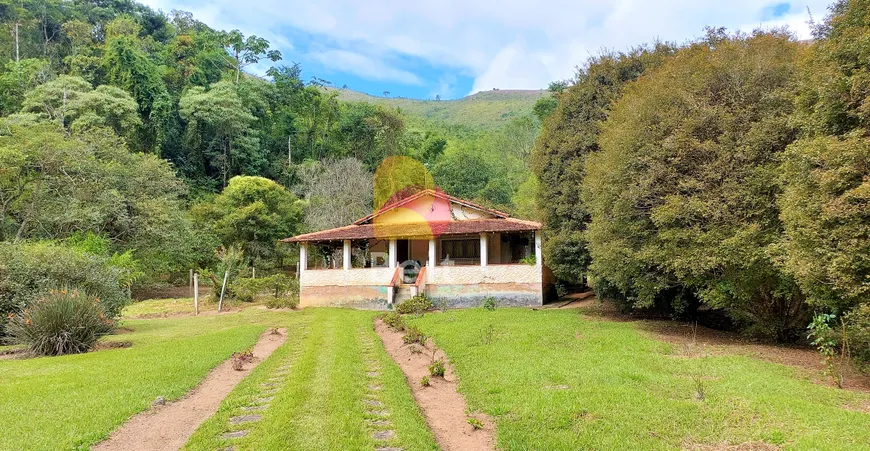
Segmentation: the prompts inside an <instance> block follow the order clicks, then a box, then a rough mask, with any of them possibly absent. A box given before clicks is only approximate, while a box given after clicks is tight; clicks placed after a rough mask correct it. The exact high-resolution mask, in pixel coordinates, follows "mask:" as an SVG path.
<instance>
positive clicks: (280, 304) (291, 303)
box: [266, 294, 299, 308]
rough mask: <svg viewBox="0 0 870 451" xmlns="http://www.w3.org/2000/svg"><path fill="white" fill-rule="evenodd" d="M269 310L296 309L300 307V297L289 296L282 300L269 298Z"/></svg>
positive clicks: (267, 305)
mask: <svg viewBox="0 0 870 451" xmlns="http://www.w3.org/2000/svg"><path fill="white" fill-rule="evenodd" d="M266 307H267V308H296V307H299V296H298V295H295V294H289V295H287V296H284V297H280V298H269V299H267V300H266Z"/></svg>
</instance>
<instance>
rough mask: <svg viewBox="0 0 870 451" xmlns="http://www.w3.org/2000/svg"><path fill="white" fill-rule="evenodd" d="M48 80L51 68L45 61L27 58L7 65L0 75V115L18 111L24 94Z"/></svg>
mask: <svg viewBox="0 0 870 451" xmlns="http://www.w3.org/2000/svg"><path fill="white" fill-rule="evenodd" d="M50 78H51V66H50V63H49V62H48V61H46V60H40V59H30V58H27V59H24V60H21V61H19V62H14V61H12V62H9V63H7V64H6V70H5V72H3V73H2V75H0V115H3V116H5V115H8V114H12V113H15V112H17V111H18V110H20V109H21V101H22V100H23V99H24V94H25V93H26V92H27V91H30V90H31V89H33V88H34V87H36V86H37V85H39V84H40V83H45V82H46V81H48V80H49V79H50Z"/></svg>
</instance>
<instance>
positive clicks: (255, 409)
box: [242, 406, 269, 412]
mask: <svg viewBox="0 0 870 451" xmlns="http://www.w3.org/2000/svg"><path fill="white" fill-rule="evenodd" d="M268 408H269V406H245V407H242V410H244V411H245V412H262V411H263V410H266V409H268Z"/></svg>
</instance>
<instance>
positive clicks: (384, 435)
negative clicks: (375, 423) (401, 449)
mask: <svg viewBox="0 0 870 451" xmlns="http://www.w3.org/2000/svg"><path fill="white" fill-rule="evenodd" d="M372 436H373V437H374V438H375V440H392V439H393V438H395V437H396V433H395V432H393V431H391V430H386V431H376V432H375V433H374V434H372Z"/></svg>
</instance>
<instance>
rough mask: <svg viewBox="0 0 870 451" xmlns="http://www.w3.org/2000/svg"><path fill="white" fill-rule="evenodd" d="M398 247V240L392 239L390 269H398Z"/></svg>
mask: <svg viewBox="0 0 870 451" xmlns="http://www.w3.org/2000/svg"><path fill="white" fill-rule="evenodd" d="M398 249H399V248H398V246H397V245H396V239H395V238H390V249H389V252H390V268H395V267H396V257H398V254H399V251H398Z"/></svg>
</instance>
